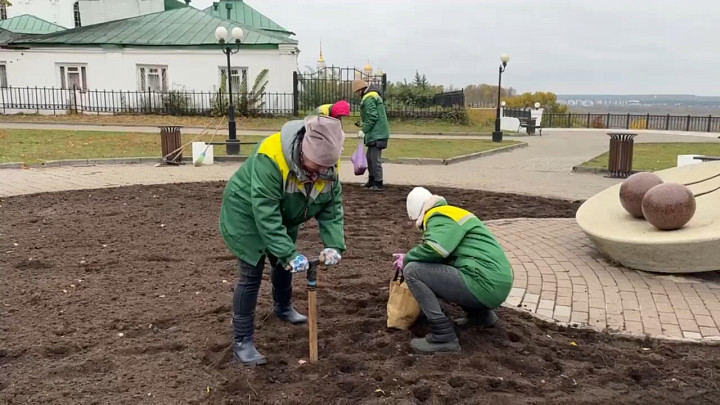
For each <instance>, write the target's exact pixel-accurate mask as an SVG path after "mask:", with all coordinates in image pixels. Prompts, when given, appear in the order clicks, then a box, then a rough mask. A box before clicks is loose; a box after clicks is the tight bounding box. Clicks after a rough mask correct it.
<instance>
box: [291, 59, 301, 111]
mask: <svg viewBox="0 0 720 405" xmlns="http://www.w3.org/2000/svg"><path fill="white" fill-rule="evenodd" d="M299 101H300V95H299V94H298V72H297V70H296V71H294V72H293V116H294V117H297V116H298V103H299Z"/></svg>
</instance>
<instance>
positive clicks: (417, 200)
mask: <svg viewBox="0 0 720 405" xmlns="http://www.w3.org/2000/svg"><path fill="white" fill-rule="evenodd" d="M407 212H408V216H409V217H410V219H412V220H415V221H416V222H415V225H416V226H417V228H418V229H420V230H421V231H423V241H422V243H420V244H419V245H417V246H415V247H414V248H412V249H411V250H410V251H409V252H407V254H396V255H395V266H396V268H400V269H403V275H404V276H405V282H406V283H407V286H408V288H409V289H410V291H411V292H412V294H413V296H415V299H416V300H417V301H418V304H420V309H421V310H422V312H423V313H424V314H425V317H426V318H427V320H428V323H429V324H430V330H431V333H430V334H428V335H427V336H425V337H424V338H416V339H413V340H412V343H411V345H412V347H413V349H414V350H415V351H417V352H419V353H424V354H430V353H435V352H456V351H460V344H459V343H458V338H457V335H456V333H455V328H454V323H453V321H452V320H451V319H450V318H449V317H448V316H446V315H445V314H444V313H443V311H442V309H441V308H440V302H439V301H438V298H442V299H444V300H445V301H448V302H453V303H456V304H459V305H460V306H461V307H462V308H463V309H464V310H465V312H466V317H465V318H464V319H462V320H460V322H459V323H460V324H464V325H467V324H475V325H478V326H492V325H494V324H495V322H496V321H497V315H496V314H495V313H494V311H493V309H495V308H497V307H498V306H500V304H502V302H503V301H505V299H506V298H507V296H508V294H509V293H510V288H511V287H512V283H513V271H512V267H511V266H510V262H509V261H508V259H507V257H506V255H505V252H503V249H502V247H501V246H500V244H499V243H498V241H497V240H496V239H495V237H494V236H493V235H492V234H491V233H490V231H489V230H488V229H487V228H486V227H485V224H483V222H482V221H481V220H480V219H478V218H477V217H476V216H475V215H473V214H472V213H471V212H469V211H466V210H464V209H462V208H458V207H453V206H451V205H448V203H447V201H446V200H445V199H444V198H443V197H440V196H436V195H432V194H431V193H430V191H428V190H426V189H424V188H422V187H416V188H415V189H413V190H412V191H411V192H410V193H409V194H408V196H407Z"/></svg>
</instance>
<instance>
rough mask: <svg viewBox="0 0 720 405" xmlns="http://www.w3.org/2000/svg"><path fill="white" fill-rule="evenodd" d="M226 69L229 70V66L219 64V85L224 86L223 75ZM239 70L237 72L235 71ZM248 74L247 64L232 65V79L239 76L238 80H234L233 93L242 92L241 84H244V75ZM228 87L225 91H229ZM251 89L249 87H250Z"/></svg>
mask: <svg viewBox="0 0 720 405" xmlns="http://www.w3.org/2000/svg"><path fill="white" fill-rule="evenodd" d="M225 71H227V66H218V86H222V79H223V76H224V75H225V74H226V73H225ZM235 71H237V72H235ZM247 74H248V67H247V66H230V77H231V80H232V79H235V78H237V80H233V83H232V88H233V94H240V85H242V77H243V75H245V77H247ZM249 86H250V83H249V82H248V87H249ZM227 90H228V88H227V87H225V91H227ZM248 91H249V89H248Z"/></svg>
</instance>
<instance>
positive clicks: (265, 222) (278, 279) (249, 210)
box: [220, 116, 345, 365]
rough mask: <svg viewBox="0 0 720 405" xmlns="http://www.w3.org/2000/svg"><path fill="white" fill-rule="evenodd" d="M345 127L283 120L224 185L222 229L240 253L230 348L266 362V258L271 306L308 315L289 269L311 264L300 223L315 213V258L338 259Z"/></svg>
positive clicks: (284, 315)
mask: <svg viewBox="0 0 720 405" xmlns="http://www.w3.org/2000/svg"><path fill="white" fill-rule="evenodd" d="M344 137H345V134H344V133H343V130H342V126H341V124H340V121H339V120H337V119H335V118H331V117H325V116H312V117H308V118H306V119H305V120H304V121H303V120H295V121H290V122H288V123H286V124H285V125H284V126H283V127H282V130H281V131H280V132H279V133H276V134H274V135H271V136H269V137H267V138H265V139H264V140H262V141H261V142H260V143H259V144H258V146H257V148H256V150H255V151H254V152H253V154H252V155H251V156H250V157H249V158H248V159H247V161H246V162H245V163H244V164H243V165H242V166H241V167H240V169H238V170H237V172H235V174H234V175H233V176H232V178H231V179H230V180H229V182H228V184H227V186H226V187H225V192H224V194H223V200H222V208H221V213H220V232H221V234H222V236H223V239H224V240H225V243H226V245H227V246H228V248H229V249H230V250H231V251H232V252H233V253H234V254H235V255H236V256H237V257H238V258H239V262H240V266H239V267H240V268H239V279H238V283H237V286H236V287H235V292H234V296H233V320H232V323H233V328H234V332H235V333H234V334H235V344H234V356H235V359H236V360H237V361H239V362H242V363H243V364H245V365H256V364H265V363H266V362H267V361H266V359H265V357H264V356H263V355H262V354H260V353H259V352H258V350H257V349H256V348H255V344H254V338H253V335H254V331H255V305H256V303H257V296H258V290H259V288H260V282H261V280H262V275H263V269H264V267H265V259H266V257H267V259H268V260H269V262H270V266H271V271H270V281H271V282H272V297H273V301H274V305H273V310H274V312H275V315H276V316H277V317H279V318H280V319H282V320H284V321H287V322H290V323H291V324H302V323H305V322H306V321H307V318H306V317H305V316H304V315H301V314H299V313H298V312H297V311H296V310H295V309H294V308H293V306H292V304H291V296H292V273H299V272H305V271H307V270H308V268H309V267H310V266H309V261H308V258H307V257H306V256H304V255H302V254H301V253H300V252H298V250H297V248H296V246H295V242H296V239H297V236H298V230H299V228H300V225H301V224H302V223H304V222H306V221H308V220H310V219H311V218H316V219H317V221H318V224H319V228H320V239H321V240H322V242H323V244H324V247H325V249H324V250H323V251H322V252H321V253H320V255H319V257H320V259H321V260H322V261H323V262H324V263H325V264H326V265H334V264H337V263H338V262H339V261H340V259H341V256H340V255H341V253H342V252H344V250H345V234H344V228H343V227H344V225H343V206H342V187H341V185H340V180H339V178H338V173H337V168H338V166H337V164H338V160H339V159H340V151H341V149H342V145H343V141H344Z"/></svg>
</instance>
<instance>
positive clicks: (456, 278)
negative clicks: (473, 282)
mask: <svg viewBox="0 0 720 405" xmlns="http://www.w3.org/2000/svg"><path fill="white" fill-rule="evenodd" d="M403 275H404V276H405V282H406V283H407V286H408V288H409V289H410V291H411V292H412V294H413V296H414V297H415V299H416V300H417V302H418V304H420V309H421V310H422V311H423V313H424V314H425V317H426V318H427V319H429V320H439V319H442V318H445V317H446V316H445V314H444V313H443V311H442V308H440V301H439V300H438V297H440V298H442V299H444V300H445V301H448V302H453V303H456V304H458V305H460V306H461V307H463V309H465V311H468V312H472V311H483V310H487V308H486V307H485V305H483V304H481V303H480V301H478V300H477V298H475V295H474V294H473V293H472V291H470V289H469V288H468V287H467V285H466V284H465V281H464V280H463V278H462V275H461V274H460V271H459V270H458V269H456V268H455V267H451V266H446V265H444V264H439V263H425V262H410V263H408V265H407V266H405V269H404V270H403Z"/></svg>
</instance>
